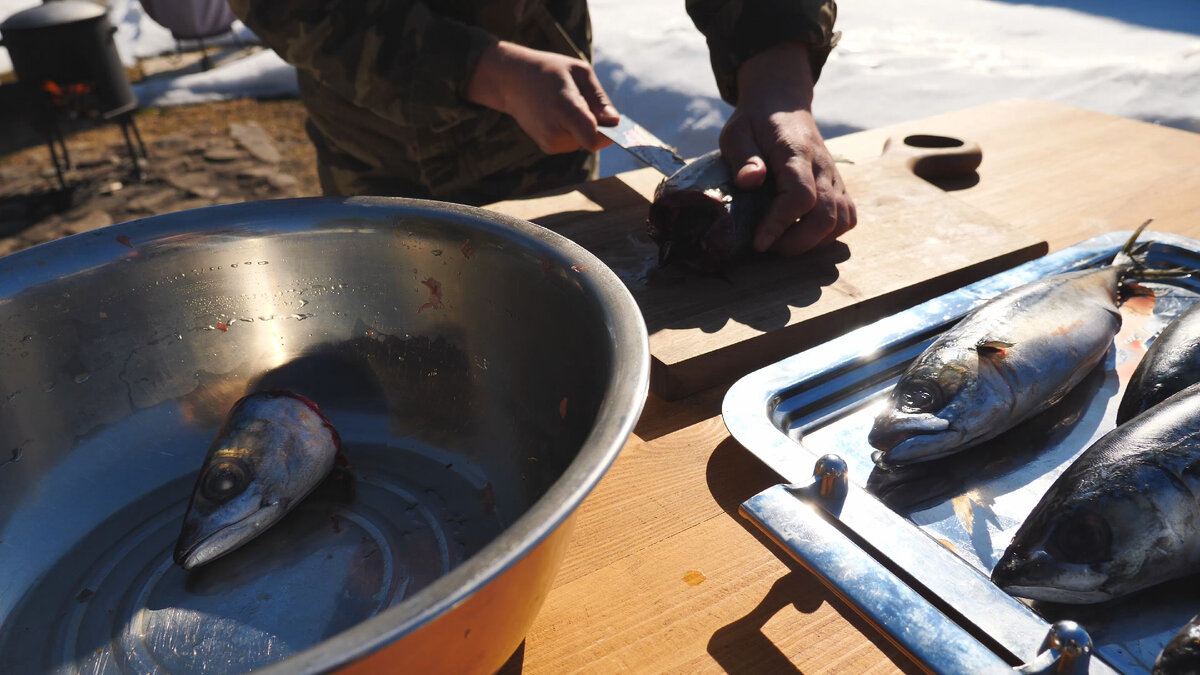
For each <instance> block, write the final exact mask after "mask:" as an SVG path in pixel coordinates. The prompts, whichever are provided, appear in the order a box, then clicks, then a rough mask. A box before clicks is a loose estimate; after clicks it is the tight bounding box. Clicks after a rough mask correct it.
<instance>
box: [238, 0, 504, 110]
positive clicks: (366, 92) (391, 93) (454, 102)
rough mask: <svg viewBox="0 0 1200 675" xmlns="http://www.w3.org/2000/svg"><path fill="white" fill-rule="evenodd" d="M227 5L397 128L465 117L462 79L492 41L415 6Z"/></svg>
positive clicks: (414, 0)
mask: <svg viewBox="0 0 1200 675" xmlns="http://www.w3.org/2000/svg"><path fill="white" fill-rule="evenodd" d="M229 4H230V6H231V7H232V8H233V11H234V14H236V15H237V16H238V18H240V19H241V20H242V21H243V22H244V23H245V24H246V26H247V27H249V28H250V30H252V31H254V33H255V34H256V35H258V37H259V38H260V39H261V40H262V41H263V42H264V43H266V44H267V46H269V47H270V48H271V49H273V50H275V51H276V52H277V53H278V54H279V55H280V56H281V57H282V58H283V59H284V60H285V61H287V62H288V63H290V64H292V65H294V66H296V68H298V69H301V70H303V71H304V72H305V73H306V74H307V75H309V76H310V77H312V78H313V79H315V80H316V81H317V82H319V83H320V84H322V85H323V86H325V87H328V88H330V89H332V90H334V91H336V92H338V93H339V94H340V95H341V96H342V97H344V98H345V99H346V100H348V101H352V102H354V104H355V105H358V106H360V107H362V108H366V109H368V110H370V111H372V112H374V113H375V114H377V115H379V116H380V117H383V118H385V119H389V120H393V121H396V122H398V123H401V122H402V123H407V124H420V125H430V126H433V125H437V126H448V125H451V124H453V123H455V122H456V121H458V118H459V117H460V116H463V115H464V114H469V113H466V110H467V108H468V107H469V106H468V105H467V104H466V98H465V95H464V94H465V91H466V87H467V81H468V79H469V78H470V76H471V73H472V72H474V70H475V65H476V64H477V63H478V61H479V56H480V54H482V53H483V50H484V49H485V48H486V47H488V46H489V45H490V44H492V43H493V42H495V40H496V38H494V37H493V36H492V35H490V34H489V33H488V32H487V31H485V30H483V29H481V28H478V27H475V26H469V25H467V24H464V23H461V22H459V21H455V20H453V19H451V18H448V17H446V16H443V15H441V14H438V13H437V12H434V11H432V10H431V9H430V4H428V3H426V2H421V1H419V0H391V1H388V0H357V1H356V2H341V3H338V2H325V1H322V0H290V1H289V2H278V1H277V0H230V3H229ZM414 102H420V103H421V105H411V104H412V103H414Z"/></svg>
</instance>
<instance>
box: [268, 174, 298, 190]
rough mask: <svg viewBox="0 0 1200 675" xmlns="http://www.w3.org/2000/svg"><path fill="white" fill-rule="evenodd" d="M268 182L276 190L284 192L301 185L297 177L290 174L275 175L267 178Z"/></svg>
mask: <svg viewBox="0 0 1200 675" xmlns="http://www.w3.org/2000/svg"><path fill="white" fill-rule="evenodd" d="M267 182H268V183H270V184H271V187H273V188H275V189H276V190H282V191H284V192H287V191H288V190H292V189H294V188H295V187H296V185H298V184H299V183H300V181H299V180H297V179H296V177H295V176H293V175H291V174H289V173H273V174H271V175H269V176H267Z"/></svg>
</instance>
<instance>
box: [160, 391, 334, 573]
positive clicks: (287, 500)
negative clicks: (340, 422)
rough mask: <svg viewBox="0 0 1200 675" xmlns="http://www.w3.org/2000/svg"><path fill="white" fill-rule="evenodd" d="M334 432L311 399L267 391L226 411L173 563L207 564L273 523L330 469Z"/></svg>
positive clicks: (198, 482) (180, 536)
mask: <svg viewBox="0 0 1200 675" xmlns="http://www.w3.org/2000/svg"><path fill="white" fill-rule="evenodd" d="M339 447H340V440H339V438H338V435H337V431H336V430H334V428H333V426H332V425H331V424H330V423H329V421H328V420H327V419H326V418H325V417H324V415H322V414H321V412H320V411H319V410H318V409H317V406H316V404H314V403H313V402H312V401H310V400H308V399H306V398H304V397H302V396H299V395H297V394H293V393H291V392H287V391H282V390H274V391H268V392H260V393H256V394H251V395H249V396H246V397H245V398H242V399H241V400H239V401H238V402H237V403H236V404H234V406H233V408H232V409H231V410H230V412H229V415H228V417H226V419H225V424H224V425H223V426H222V427H221V430H220V432H218V434H217V437H216V439H215V440H213V443H212V445H211V446H210V447H209V449H208V454H207V456H206V457H205V459H204V465H203V467H202V468H201V470H200V475H199V478H198V479H197V481H196V486H195V488H194V489H193V490H192V498H191V502H190V503H189V504H188V510H187V514H186V515H185V516H184V520H183V529H182V531H181V533H180V535H179V540H178V542H177V544H176V547H175V562H176V563H178V564H179V565H180V566H182V567H183V568H184V569H188V570H190V569H192V568H194V567H196V566H198V565H203V564H205V563H208V562H211V561H212V560H215V559H217V558H219V557H221V556H223V555H225V554H226V553H229V552H230V551H232V550H234V549H236V548H238V547H239V546H241V545H243V544H245V543H246V542H248V541H250V540H251V539H254V538H255V537H257V536H258V535H259V534H261V533H262V532H263V531H265V530H266V529H267V528H269V527H271V526H272V525H274V524H275V523H276V522H278V521H279V520H280V519H281V518H282V517H283V516H284V514H286V513H287V512H288V511H289V510H291V509H292V508H293V507H295V506H296V504H298V503H299V502H300V501H301V500H302V499H303V498H304V497H305V496H306V495H308V493H309V492H311V491H312V490H313V488H315V487H316V486H317V485H318V484H319V483H320V482H321V481H322V480H323V479H324V478H325V477H326V476H327V475H329V473H330V472H331V471H332V470H333V465H334V459H335V457H336V456H337V452H338V449H339Z"/></svg>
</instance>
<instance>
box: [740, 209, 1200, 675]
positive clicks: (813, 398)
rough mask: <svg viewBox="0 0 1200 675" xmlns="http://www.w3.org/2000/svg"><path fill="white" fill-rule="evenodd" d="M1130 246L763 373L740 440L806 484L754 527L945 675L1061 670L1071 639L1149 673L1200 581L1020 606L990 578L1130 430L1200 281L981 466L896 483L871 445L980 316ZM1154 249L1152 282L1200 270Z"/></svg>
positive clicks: (1161, 237)
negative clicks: (1113, 433) (1040, 509)
mask: <svg viewBox="0 0 1200 675" xmlns="http://www.w3.org/2000/svg"><path fill="white" fill-rule="evenodd" d="M1129 234H1130V233H1129V232H1117V233H1111V234H1108V235H1104V236H1101V237H1097V238H1094V239H1090V240H1088V241H1086V242H1083V243H1081V244H1078V245H1076V246H1073V247H1071V248H1068V249H1064V250H1062V251H1059V252H1057V253H1054V254H1052V255H1048V256H1046V257H1044V258H1041V259H1039V260H1035V261H1032V262H1029V263H1026V264H1024V265H1022V266H1020V267H1017V268H1014V269H1012V270H1009V271H1007V272H1003V273H1001V274H998V275H996V276H993V277H990V278H988V279H984V280H983V281H980V282H978V283H975V284H972V285H970V286H966V287H964V288H961V289H959V290H957V291H953V292H951V293H948V294H946V295H943V296H941V297H939V298H935V299H933V300H930V301H928V302H926V303H923V304H921V305H918V306H916V307H913V308H911V309H908V310H905V311H902V312H899V313H897V314H895V315H893V316H890V317H888V318H886V319H883V320H880V321H877V322H875V323H874V324H871V325H869V326H866V327H863V328H861V329H858V330H856V331H854V332H852V333H848V334H846V335H844V336H842V337H840V338H837V339H835V340H832V341H830V342H827V343H825V344H823V345H820V346H818V347H815V348H813V349H809V350H807V351H804V352H801V353H799V354H796V355H794V356H792V357H790V358H787V359H785V360H783V361H780V362H778V363H776V364H774V365H771V366H768V367H766V368H763V369H761V370H758V371H756V372H754V373H751V374H749V375H747V376H746V377H744V378H742V379H741V380H739V381H738V382H737V383H736V384H734V386H733V387H732V388H730V390H729V392H728V393H727V394H726V396H725V399H724V403H723V408H722V413H723V415H724V419H725V424H726V426H728V428H729V431H730V433H731V434H732V435H733V436H734V438H736V439H737V440H738V441H739V442H740V443H741V444H742V445H743V446H745V447H746V448H747V449H748V450H749V451H750V452H751V453H753V454H754V455H755V456H757V457H758V458H759V459H761V460H762V461H763V462H764V463H766V464H767V465H768V466H770V467H771V468H772V469H774V470H775V471H776V472H778V473H779V474H780V475H781V476H782V477H783V478H784V479H785V480H786V481H787V482H788V483H790V485H779V486H776V487H774V488H770V489H768V490H766V491H764V492H763V493H761V494H759V495H757V496H756V497H754V498H752V499H750V500H748V501H747V502H745V503H744V504H743V505H742V513H743V514H744V515H746V516H747V517H748V518H750V519H752V520H754V521H755V522H756V524H758V525H759V527H761V528H762V529H763V530H764V532H766V533H767V534H768V535H769V536H771V537H772V539H774V540H775V541H776V542H777V543H779V544H781V545H782V546H784V547H785V548H787V549H788V551H789V553H791V554H792V555H793V556H794V557H796V559H797V560H799V561H800V562H802V563H803V564H805V565H806V566H807V567H809V569H812V570H813V571H814V572H816V573H817V574H818V575H820V576H821V577H822V578H823V580H824V581H825V582H826V583H827V584H828V585H829V586H830V587H831V588H833V589H834V590H835V591H836V592H837V593H839V594H840V595H842V596H844V597H845V598H846V599H847V600H848V601H849V602H850V603H852V604H853V605H854V606H855V607H856V608H857V609H858V610H859V611H861V612H862V613H863V614H864V615H865V616H866V617H867V618H868V619H869V620H871V621H872V622H874V623H875V624H876V625H877V626H878V627H879V628H881V629H882V630H883V631H885V632H886V633H887V634H888V635H889V636H890V637H891V638H892V639H893V640H894V641H895V642H897V644H899V645H900V646H901V647H902V648H903V649H905V650H906V651H908V652H909V653H910V654H911V655H912V656H914V657H915V658H917V659H918V660H920V661H921V662H923V663H924V664H925V665H926V666H927V667H929V668H931V669H932V670H934V671H937V672H983V671H988V670H998V671H999V670H1008V672H1012V671H1011V669H1010V668H1011V667H1012V666H1014V665H1019V664H1030V663H1032V662H1034V661H1035V660H1037V659H1038V658H1039V655H1040V658H1041V659H1042V660H1043V661H1045V660H1047V659H1049V658H1053V657H1057V656H1060V651H1063V650H1065V651H1066V652H1068V654H1067V656H1071V654H1072V653H1073V652H1072V649H1074V648H1076V647H1078V648H1079V649H1082V650H1084V651H1087V645H1084V644H1080V645H1073V644H1066V643H1063V641H1062V640H1063V639H1064V638H1063V636H1064V635H1066V636H1067V637H1068V638H1070V639H1076V640H1082V641H1086V640H1087V636H1088V635H1090V639H1091V645H1092V652H1091V654H1092V658H1090V663H1087V661H1089V659H1079V660H1077V661H1076V662H1075V663H1074V667H1076V668H1081V669H1086V670H1087V671H1088V672H1092V673H1105V672H1112V671H1113V670H1114V669H1115V670H1117V671H1120V672H1144V671H1148V670H1149V669H1150V667H1151V666H1152V665H1153V663H1154V659H1155V658H1156V656H1157V655H1158V653H1159V651H1160V650H1161V649H1162V647H1163V645H1164V644H1166V642H1167V640H1168V639H1170V637H1171V636H1172V635H1173V634H1174V633H1175V632H1176V631H1177V630H1178V629H1179V628H1180V627H1182V626H1183V624H1185V623H1186V622H1187V621H1188V620H1189V619H1190V618H1191V617H1192V616H1194V615H1195V614H1197V613H1198V612H1200V587H1198V584H1196V583H1195V581H1194V580H1193V579H1187V580H1183V581H1181V582H1178V583H1168V584H1163V585H1160V586H1159V587H1156V588H1152V589H1148V590H1147V591H1144V592H1141V593H1137V594H1134V595H1133V596H1130V597H1127V598H1124V599H1121V600H1116V601H1112V602H1108V603H1103V604H1099V605H1090V606H1088V605H1084V606H1068V605H1052V604H1049V603H1032V602H1027V601H1022V600H1018V599H1016V598H1013V597H1011V596H1009V595H1008V594H1006V593H1004V592H1003V591H1002V590H1000V589H999V588H998V587H997V586H995V585H994V584H992V583H991V581H990V579H989V574H990V572H991V570H992V567H993V566H994V565H995V564H996V562H998V560H999V557H1000V555H1001V554H1002V553H1003V552H1004V549H1005V547H1007V545H1008V543H1009V541H1010V540H1011V539H1012V536H1013V534H1015V532H1016V529H1017V528H1018V527H1019V526H1020V524H1021V523H1022V522H1023V521H1024V520H1025V517H1026V516H1027V515H1028V514H1029V512H1030V511H1031V510H1032V508H1033V506H1034V505H1035V504H1036V503H1037V501H1038V500H1039V499H1040V498H1041V496H1042V494H1043V493H1044V492H1045V490H1046V489H1047V488H1048V487H1049V486H1050V484H1051V483H1052V482H1053V481H1054V479H1055V478H1057V476H1058V475H1059V474H1060V473H1061V472H1062V471H1063V470H1064V469H1065V468H1066V467H1067V466H1068V465H1069V464H1070V462H1071V461H1072V460H1073V459H1074V458H1075V457H1076V456H1078V455H1079V453H1081V452H1082V451H1083V450H1084V449H1086V448H1087V447H1088V446H1089V445H1090V444H1091V443H1092V442H1093V441H1094V440H1096V439H1097V438H1099V437H1100V436H1102V435H1103V434H1104V433H1106V432H1108V431H1109V430H1111V429H1112V428H1113V426H1114V424H1115V423H1114V418H1115V415H1116V408H1117V404H1118V403H1119V401H1120V395H1121V393H1122V392H1123V390H1124V386H1125V382H1126V380H1127V379H1128V377H1129V375H1130V374H1131V372H1132V370H1133V368H1134V367H1135V366H1136V364H1137V362H1138V360H1139V359H1140V358H1141V355H1142V354H1143V353H1144V352H1145V349H1146V346H1148V344H1149V343H1151V342H1152V341H1153V339H1154V337H1155V336H1157V335H1158V333H1159V332H1160V331H1161V330H1162V328H1163V327H1164V326H1165V325H1166V324H1167V323H1168V322H1169V321H1170V319H1172V318H1174V317H1175V316H1177V315H1178V314H1179V313H1180V312H1182V311H1183V310H1185V309H1186V308H1187V307H1189V306H1191V305H1192V304H1193V303H1194V302H1196V300H1197V299H1198V298H1200V281H1197V280H1195V279H1192V278H1184V279H1179V280H1172V281H1170V282H1168V283H1154V284H1143V285H1144V286H1148V287H1151V288H1153V289H1154V290H1155V291H1156V295H1155V296H1154V297H1151V296H1135V297H1133V298H1131V299H1129V300H1127V301H1126V302H1125V303H1124V304H1123V305H1122V308H1121V312H1122V316H1123V326H1122V329H1121V332H1120V333H1119V334H1118V335H1117V338H1116V339H1115V341H1114V348H1113V349H1111V350H1110V351H1109V354H1108V355H1107V357H1106V359H1105V361H1104V362H1103V363H1102V365H1101V366H1100V367H1098V368H1097V369H1096V371H1095V372H1094V373H1093V374H1092V375H1091V376H1090V377H1089V378H1088V379H1087V380H1085V381H1084V382H1083V383H1082V384H1080V385H1079V387H1077V389H1076V391H1075V392H1073V393H1072V395H1071V396H1069V397H1068V399H1067V400H1064V401H1063V402H1062V403H1060V404H1059V405H1058V406H1055V408H1053V409H1052V410H1050V411H1048V412H1047V413H1045V414H1044V415H1043V416H1042V417H1041V418H1035V419H1034V420H1030V421H1029V422H1027V423H1025V424H1023V425H1021V427H1019V428H1018V429H1015V430H1013V431H1010V432H1008V433H1006V434H1004V435H1002V436H1000V437H999V438H997V439H995V440H993V441H991V442H989V443H988V444H987V446H986V447H984V446H981V447H980V448H978V450H979V451H972V452H971V453H968V454H969V456H968V454H964V455H963V456H962V457H960V458H958V459H955V460H943V461H938V462H931V463H928V464H932V465H937V466H936V468H935V467H929V466H925V467H921V466H918V467H917V469H916V470H914V471H913V472H912V475H908V476H903V477H901V478H900V479H895V478H892V477H889V480H885V481H881V480H880V478H881V476H882V474H880V473H879V472H875V473H873V469H874V468H875V467H874V464H873V463H872V462H871V458H870V454H871V452H872V448H871V447H870V446H869V445H868V444H867V442H866V438H867V431H868V430H869V429H870V425H871V422H872V420H873V418H874V416H875V413H876V410H877V409H878V407H879V405H880V404H881V403H882V401H883V398H884V397H885V395H886V393H887V392H888V390H889V389H890V388H891V387H892V386H893V385H894V384H895V382H896V380H897V379H898V378H899V376H900V374H901V373H902V372H903V371H904V369H905V368H906V367H907V365H908V363H909V362H910V361H912V359H914V358H915V357H916V356H917V355H919V354H920V353H921V352H922V351H924V349H925V348H926V347H927V346H928V345H929V344H930V343H931V342H932V341H933V340H934V339H935V338H936V337H937V336H938V335H940V334H941V333H942V332H943V331H945V330H946V329H947V328H949V327H950V326H952V325H954V323H956V322H957V321H958V319H960V318H961V317H962V316H963V315H964V314H966V313H967V312H968V311H969V310H970V309H971V308H973V307H975V306H976V305H978V304H980V303H982V302H984V301H985V300H987V299H989V298H992V297H994V296H995V295H997V294H999V293H1001V292H1003V291H1004V290H1007V289H1009V288H1012V287H1014V286H1017V285H1020V284H1023V283H1026V282H1029V281H1033V280H1035V279H1039V278H1041V277H1044V276H1047V275H1050V274H1056V273H1059V272H1063V271H1067V270H1070V269H1078V268H1084V267H1092V266H1099V265H1103V264H1105V263H1107V262H1108V261H1109V260H1110V259H1111V258H1112V256H1113V254H1114V253H1115V252H1116V251H1117V250H1118V249H1119V248H1120V246H1121V244H1122V243H1124V241H1125V240H1126V239H1127V238H1128V236H1129ZM1143 238H1144V239H1145V240H1147V241H1151V242H1152V244H1151V246H1150V249H1149V261H1150V263H1151V264H1152V265H1155V266H1173V265H1180V266H1187V267H1191V268H1198V269H1200V241H1196V240H1193V239H1189V238H1186V237H1180V236H1176V235H1171V234H1155V233H1150V232H1148V233H1146V234H1145V235H1144V237H1143ZM827 454H834V455H837V456H838V457H840V458H841V459H842V460H843V461H844V464H845V467H844V468H845V475H844V477H843V478H842V479H838V478H836V474H838V473H839V472H838V471H836V470H832V471H831V470H829V467H828V466H826V467H824V468H823V471H824V473H826V474H829V477H828V478H826V479H824V485H822V479H821V478H819V477H818V478H817V479H815V480H814V462H816V461H817V460H818V458H821V457H823V456H825V455H827ZM834 468H835V469H836V468H837V467H834ZM822 488H824V489H822ZM822 492H824V493H825V494H824V496H822V494H821V493H822ZM814 505H815V506H819V507H820V508H813V506H814ZM1062 621H1073V622H1077V623H1078V625H1079V626H1082V627H1083V628H1084V629H1086V632H1087V635H1082V636H1080V634H1077V633H1076V632H1073V629H1072V627H1071V626H1070V625H1069V624H1062V625H1058V630H1057V632H1056V633H1055V635H1053V636H1051V637H1048V633H1049V632H1050V628H1051V624H1053V623H1055V622H1062ZM1048 647H1053V648H1051V649H1048ZM989 659H990V660H989ZM1059 665H1060V666H1061V665H1062V664H1061V663H1060V664H1059Z"/></svg>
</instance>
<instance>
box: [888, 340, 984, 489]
mask: <svg viewBox="0 0 1200 675" xmlns="http://www.w3.org/2000/svg"><path fill="white" fill-rule="evenodd" d="M979 369H980V355H979V351H978V347H977V346H976V345H971V344H963V343H946V344H944V345H940V346H938V348H936V349H933V348H931V349H929V350H927V351H926V352H925V353H924V354H922V355H921V356H920V357H919V358H918V359H917V361H915V362H913V364H912V365H911V366H910V367H909V368H908V370H907V371H906V372H905V373H904V375H902V376H901V377H900V380H899V381H898V382H897V383H896V386H895V387H894V388H893V389H892V391H891V394H890V395H889V396H888V399H887V401H886V403H885V404H884V409H883V410H882V411H881V412H880V413H879V414H878V415H877V416H876V417H875V421H874V423H873V424H872V426H871V431H870V433H869V434H868V435H867V442H868V443H870V444H871V446H872V447H874V448H876V449H877V450H878V452H876V453H874V454H873V455H872V459H874V460H875V462H876V464H879V465H880V466H893V465H902V464H910V463H913V462H923V461H927V460H931V459H937V458H939V457H944V456H946V455H949V454H952V453H954V452H956V451H958V450H960V449H962V448H963V447H964V446H965V445H967V444H969V443H970V442H972V441H974V440H976V439H979V440H982V439H980V438H979V436H980V431H979V430H981V429H988V428H990V427H992V426H994V424H992V417H993V416H995V415H997V414H998V412H999V409H998V408H997V406H995V405H989V404H987V403H988V399H990V398H993V397H995V396H997V395H998V394H1000V395H1003V394H1004V392H997V391H995V387H994V386H993V380H994V378H985V377H980V372H979Z"/></svg>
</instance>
